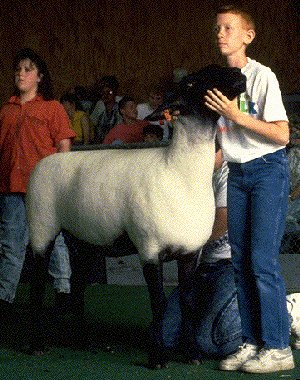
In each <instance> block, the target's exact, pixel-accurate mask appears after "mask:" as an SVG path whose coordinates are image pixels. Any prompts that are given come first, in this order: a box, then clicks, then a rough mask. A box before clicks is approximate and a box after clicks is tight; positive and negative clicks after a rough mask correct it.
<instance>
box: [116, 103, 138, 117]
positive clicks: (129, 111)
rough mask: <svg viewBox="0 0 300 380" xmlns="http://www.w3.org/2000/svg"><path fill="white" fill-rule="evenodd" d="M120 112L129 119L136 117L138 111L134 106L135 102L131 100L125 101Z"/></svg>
mask: <svg viewBox="0 0 300 380" xmlns="http://www.w3.org/2000/svg"><path fill="white" fill-rule="evenodd" d="M120 112H121V115H122V116H123V118H126V119H129V120H136V119H137V115H138V112H137V108H136V103H135V102H133V101H128V102H126V103H125V105H124V107H123V108H122V109H121V110H120Z"/></svg>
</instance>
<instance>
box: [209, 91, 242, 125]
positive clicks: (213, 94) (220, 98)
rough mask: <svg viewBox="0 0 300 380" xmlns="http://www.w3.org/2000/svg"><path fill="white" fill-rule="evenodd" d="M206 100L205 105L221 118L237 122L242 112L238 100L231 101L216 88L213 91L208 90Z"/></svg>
mask: <svg viewBox="0 0 300 380" xmlns="http://www.w3.org/2000/svg"><path fill="white" fill-rule="evenodd" d="M204 98H205V100H206V101H205V105H206V106H207V107H208V108H210V109H211V110H213V111H215V112H217V113H218V114H219V115H221V116H225V117H226V118H227V119H229V120H232V121H234V122H236V120H237V117H238V116H239V115H240V113H241V111H240V110H239V108H238V102H237V98H234V99H233V100H229V99H228V98H227V97H226V96H225V95H223V94H222V92H221V91H219V90H217V89H216V88H214V89H213V91H211V90H208V91H207V95H206V96H205V97H204Z"/></svg>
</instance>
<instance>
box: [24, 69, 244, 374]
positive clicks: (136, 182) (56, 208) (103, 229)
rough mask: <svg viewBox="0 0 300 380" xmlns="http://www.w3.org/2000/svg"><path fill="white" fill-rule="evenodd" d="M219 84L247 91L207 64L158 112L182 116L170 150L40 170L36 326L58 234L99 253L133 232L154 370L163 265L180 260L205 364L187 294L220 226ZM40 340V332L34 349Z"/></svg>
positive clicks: (63, 161)
mask: <svg viewBox="0 0 300 380" xmlns="http://www.w3.org/2000/svg"><path fill="white" fill-rule="evenodd" d="M214 87H216V88H218V89H219V90H221V91H222V92H223V93H224V94H225V95H227V96H228V97H229V98H230V99H233V98H234V97H236V96H237V95H239V94H240V93H242V92H244V91H245V77H244V75H242V74H241V72H240V70H239V69H233V68H223V67H220V66H217V65H210V66H208V67H205V68H203V69H202V70H200V71H199V72H197V73H195V74H192V75H189V76H188V77H186V78H184V79H183V80H182V82H181V84H180V93H179V94H175V95H174V99H173V100H172V101H171V102H170V103H169V104H167V105H164V106H163V107H162V108H161V109H160V110H159V112H161V111H162V110H163V108H166V107H168V108H169V109H171V110H172V111H174V110H177V111H178V110H179V115H178V116H177V118H176V120H175V121H174V134H173V138H172V141H171V142H170V144H169V145H168V146H164V147H153V148H147V149H106V150H98V151H79V152H70V153H64V154H56V155H51V156H49V157H46V158H44V159H43V160H42V161H41V162H40V163H39V164H38V165H37V166H36V168H35V170H34V171H33V173H32V175H31V178H30V182H29V187H28V192H27V197H26V205H27V213H28V222H29V232H30V242H31V247H32V250H33V253H34V257H35V261H36V268H37V269H36V273H35V276H33V278H34V280H33V281H32V285H31V294H32V310H33V314H35V313H36V315H38V317H36V318H37V320H38V318H40V316H39V308H40V302H41V297H42V288H43V281H44V279H45V276H44V275H42V274H41V273H42V272H43V271H44V272H43V273H45V268H44V269H41V267H42V266H43V265H38V262H42V261H43V258H44V257H45V256H46V252H47V249H49V246H50V243H51V242H52V241H53V240H54V238H55V236H56V235H57V234H58V233H59V232H60V231H61V230H65V231H67V232H68V233H70V234H72V235H73V236H74V237H76V238H77V239H80V240H81V241H85V242H88V243H90V244H93V245H95V246H109V245H112V244H113V242H114V241H115V240H116V239H118V238H120V236H122V235H123V234H124V233H126V234H127V235H128V236H129V238H130V240H131V241H132V243H133V245H134V246H135V248H136V250H137V252H138V254H139V257H140V261H141V264H142V266H143V273H144V277H145V280H146V283H147V285H148V290H149V295H150V303H151V309H152V316H153V322H152V330H151V331H152V334H151V343H150V347H149V359H148V360H149V366H150V367H152V368H161V367H164V366H165V365H166V363H167V356H166V352H165V350H164V347H163V343H162V327H161V326H162V320H163V315H164V310H165V305H166V298H165V295H164V293H163V284H162V275H161V271H160V268H161V263H162V262H163V261H164V260H173V259H175V260H178V268H179V286H180V289H181V290H180V291H181V307H182V313H183V319H184V320H185V328H186V340H187V342H186V343H187V353H188V356H189V358H190V359H191V360H198V359H199V357H200V355H199V353H198V352H196V349H195V347H196V345H195V344H194V337H193V329H192V325H193V321H192V319H193V311H192V309H193V300H191V299H187V297H186V294H189V293H190V292H189V291H188V290H189V289H190V287H191V277H192V275H193V272H194V270H195V268H196V262H197V255H198V252H199V249H200V248H201V247H202V246H203V245H204V244H205V243H206V241H207V240H208V238H209V236H210V234H211V230H212V225H213V222H214V213H215V212H214V207H215V206H214V195H213V189H212V175H213V169H214V160H215V135H216V127H215V125H216V120H217V118H218V115H217V114H216V113H214V112H213V111H211V110H209V109H208V108H207V107H206V106H205V105H204V99H203V97H204V95H205V94H206V91H207V90H208V89H212V88H214ZM177 113H178V112H177ZM37 326H39V322H37V323H36V324H35V328H37ZM39 339H41V336H40V333H39V332H38V333H37V342H35V343H36V344H37V345H39V344H41V342H40V341H39Z"/></svg>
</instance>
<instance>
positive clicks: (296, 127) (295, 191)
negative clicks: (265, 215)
mask: <svg viewBox="0 0 300 380" xmlns="http://www.w3.org/2000/svg"><path fill="white" fill-rule="evenodd" d="M289 125H290V136H291V138H290V143H289V145H288V147H289V149H288V160H289V168H290V194H289V203H288V212H287V217H286V226H285V231H284V235H283V239H282V243H281V253H300V245H299V242H300V118H299V116H298V117H297V116H296V115H293V116H292V117H291V118H290V123H289Z"/></svg>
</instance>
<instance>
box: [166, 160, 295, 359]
mask: <svg viewBox="0 0 300 380" xmlns="http://www.w3.org/2000/svg"><path fill="white" fill-rule="evenodd" d="M217 157H218V155H217ZM216 162H218V158H217V161H216ZM216 165H217V166H218V163H217V164H216ZM219 165H220V164H219ZM227 175H228V167H227V164H226V162H224V163H223V164H222V165H221V167H219V168H217V170H216V171H215V173H214V176H213V186H214V192H215V200H216V218H215V223H214V227H213V231H212V235H211V238H210V240H209V241H208V242H207V243H206V244H205V246H204V247H203V249H202V252H201V253H200V255H199V265H198V267H197V270H196V273H195V277H194V287H193V292H194V296H195V300H196V307H195V321H196V323H195V335H196V343H197V346H198V349H199V351H200V352H201V353H202V355H203V356H204V357H209V358H215V359H217V358H224V357H227V356H228V355H230V354H232V353H234V352H236V351H237V350H238V348H239V346H241V345H242V344H243V342H242V328H241V320H240V314H239V309H238V303H237V290H236V285H235V279H234V268H233V265H232V262H231V249H230V245H229V241H228V234H227V207H226V202H227ZM287 308H288V311H289V315H290V320H291V332H292V334H293V336H294V339H295V341H294V348H300V293H296V294H291V295H288V296H287ZM181 331H182V326H181V310H180V303H179V289H178V287H177V288H175V289H174V290H173V291H172V293H171V294H170V296H169V298H168V303H167V309H166V312H165V317H164V323H163V338H164V344H165V346H166V347H167V348H168V349H178V350H181V351H182V352H183V353H184V351H185V347H184V336H182V335H183V334H182V333H181Z"/></svg>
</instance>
